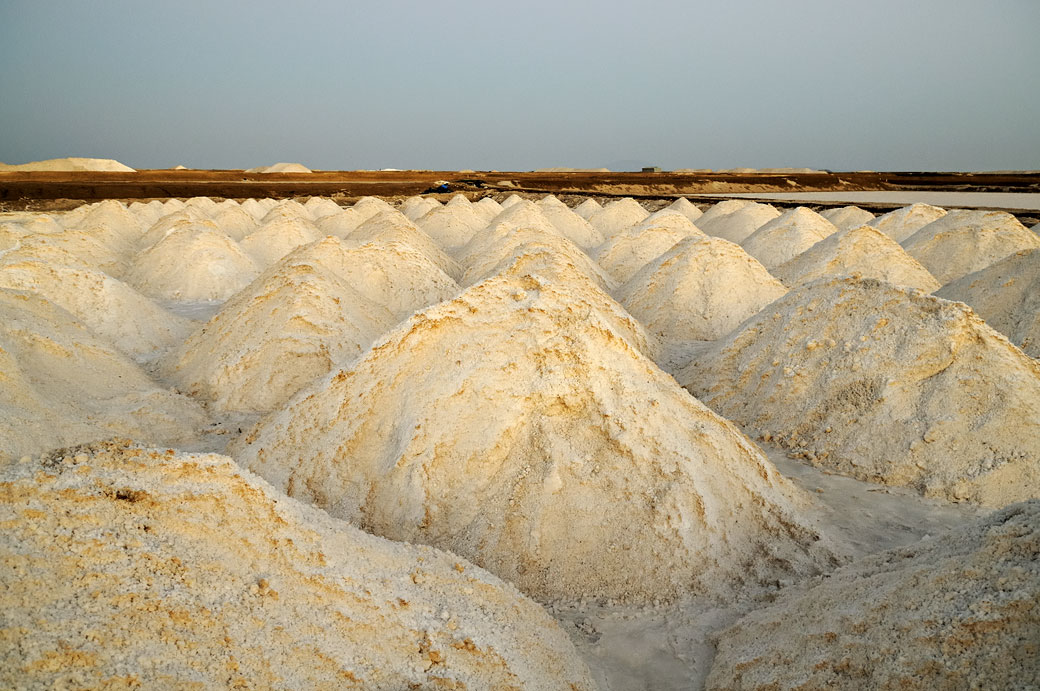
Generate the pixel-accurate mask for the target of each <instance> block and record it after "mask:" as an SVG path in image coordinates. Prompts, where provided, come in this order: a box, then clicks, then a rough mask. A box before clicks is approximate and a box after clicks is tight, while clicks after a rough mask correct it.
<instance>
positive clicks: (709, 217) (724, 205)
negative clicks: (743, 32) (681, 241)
mask: <svg viewBox="0 0 1040 691" xmlns="http://www.w3.org/2000/svg"><path fill="white" fill-rule="evenodd" d="M754 203H755V202H753V201H751V200H749V199H724V200H722V201H721V202H718V203H717V204H712V205H711V206H710V207H708V209H707V210H706V211H705V212H704V213H702V214H701V215H700V217H699V218H698V219H697V220H698V221H700V222H701V223H705V224H706V223H708V222H709V221H713V220H715V219H716V218H722V217H723V216H728V215H730V214H731V213H733V212H734V211H739V210H740V209H743V208H744V207H745V206H751V205H752V204H754ZM778 215H779V214H778ZM698 227H700V226H698Z"/></svg>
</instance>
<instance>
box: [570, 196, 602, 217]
mask: <svg viewBox="0 0 1040 691" xmlns="http://www.w3.org/2000/svg"><path fill="white" fill-rule="evenodd" d="M602 208H603V207H602V206H600V203H599V202H597V201H596V200H595V199H586V200H585V201H583V202H582V203H581V204H578V205H577V206H576V207H574V213H576V214H578V215H579V216H581V217H582V218H584V219H585V220H586V221H587V220H589V219H590V218H592V214H594V213H596V212H597V211H599V210H600V209H602Z"/></svg>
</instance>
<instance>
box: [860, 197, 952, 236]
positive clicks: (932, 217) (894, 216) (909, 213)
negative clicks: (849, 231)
mask: <svg viewBox="0 0 1040 691" xmlns="http://www.w3.org/2000/svg"><path fill="white" fill-rule="evenodd" d="M945 215H946V209H940V208H939V207H938V206H930V205H928V204H911V205H910V206H904V207H903V208H901V209H896V210H895V211H890V212H888V213H887V214H883V215H881V216H878V217H877V218H875V219H874V220H873V221H870V222H868V223H867V225H870V226H873V227H874V228H877V229H878V230H880V231H881V232H882V233H884V234H885V235H887V236H888V237H890V238H892V239H893V240H895V241H896V242H902V241H903V240H906V239H907V238H908V237H910V236H911V235H913V234H914V233H916V232H917V231H918V230H920V229H921V228H923V227H924V226H926V225H928V224H929V223H931V222H932V221H936V220H938V219H940V218H942V217H943V216H945Z"/></svg>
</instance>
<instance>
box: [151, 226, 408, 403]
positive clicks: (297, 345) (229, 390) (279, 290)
mask: <svg viewBox="0 0 1040 691" xmlns="http://www.w3.org/2000/svg"><path fill="white" fill-rule="evenodd" d="M323 250H324V251H329V252H337V251H342V250H341V245H340V241H339V240H337V239H336V238H327V239H326V240H324V241H322V242H319V243H316V245H314V246H308V247H302V248H300V250H298V251H297V252H293V253H292V254H290V255H289V256H287V257H285V259H283V260H282V261H280V262H278V263H277V264H275V265H274V266H272V267H271V268H270V269H268V270H267V271H265V272H264V273H263V274H261V275H260V276H259V277H258V278H257V279H256V280H255V281H253V283H251V284H250V285H249V286H248V287H247V288H245V289H244V290H242V291H240V292H239V293H238V294H236V295H235V296H234V297H233V298H231V299H230V300H228V302H227V304H225V305H224V307H223V308H221V310H220V311H219V312H218V313H217V314H216V315H214V316H213V318H212V319H210V320H209V322H208V323H207V324H206V325H205V326H204V327H203V328H201V329H199V330H198V331H196V332H195V333H194V334H192V336H191V338H189V339H188V340H187V341H186V342H185V343H184V344H183V345H182V346H181V347H179V348H177V349H176V350H174V351H172V352H171V353H170V355H169V356H168V357H167V358H166V359H165V360H164V362H163V365H162V372H163V375H164V376H165V377H166V378H168V379H170V380H172V381H174V382H176V383H177V385H178V387H179V388H180V389H182V390H184V391H187V392H189V393H191V394H192V395H193V396H198V397H201V398H203V399H205V400H207V401H210V402H211V404H212V405H213V407H214V408H216V409H217V410H221V411H225V412H240V413H264V412H268V411H271V410H274V409H275V408H277V407H278V406H280V405H282V404H283V403H285V401H286V400H288V398H289V397H290V396H292V395H293V394H294V393H296V392H297V391H299V390H300V388H302V387H303V386H306V385H307V384H309V383H310V382H311V381H313V380H314V379H316V378H318V377H320V376H322V375H323V374H325V373H326V372H328V371H329V370H330V369H332V368H333V367H334V366H336V365H337V364H340V363H343V362H346V361H349V360H351V359H353V358H355V357H357V356H358V355H359V354H360V353H361V351H362V350H364V349H365V348H366V347H367V346H368V345H369V344H370V343H371V342H372V341H374V340H375V339H376V338H377V337H378V336H379V335H380V334H382V333H383V332H384V331H386V330H387V329H389V328H390V326H392V325H393V323H394V318H393V316H392V315H391V314H390V312H389V310H387V309H386V308H384V307H382V306H380V305H377V304H375V303H374V302H373V301H371V300H369V299H368V298H366V297H365V296H364V295H362V294H361V293H360V292H358V291H357V290H355V289H354V288H353V287H352V286H351V284H350V281H349V280H348V277H346V276H341V275H340V274H339V273H337V272H336V271H334V270H332V269H330V268H329V267H328V266H326V265H325V263H324V262H323V261H322V254H323Z"/></svg>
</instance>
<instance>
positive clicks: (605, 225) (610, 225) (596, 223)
mask: <svg viewBox="0 0 1040 691" xmlns="http://www.w3.org/2000/svg"><path fill="white" fill-rule="evenodd" d="M649 215H650V212H649V211H647V210H646V209H644V208H643V207H642V206H640V204H639V202H637V201H636V200H635V199H632V198H630V197H625V198H624V199H615V200H614V201H612V202H608V203H607V205H606V206H604V207H603V208H602V209H600V210H599V211H597V212H596V213H594V214H592V215H591V216H589V219H588V220H589V225H591V226H592V227H593V228H595V229H596V230H597V231H599V233H600V235H602V236H603V239H604V240H609V239H610V238H612V237H613V236H615V235H617V234H618V233H620V232H621V231H623V230H625V229H626V228H630V227H632V226H634V225H635V224H637V223H641V222H643V221H645V220H646V217H647V216H649Z"/></svg>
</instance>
